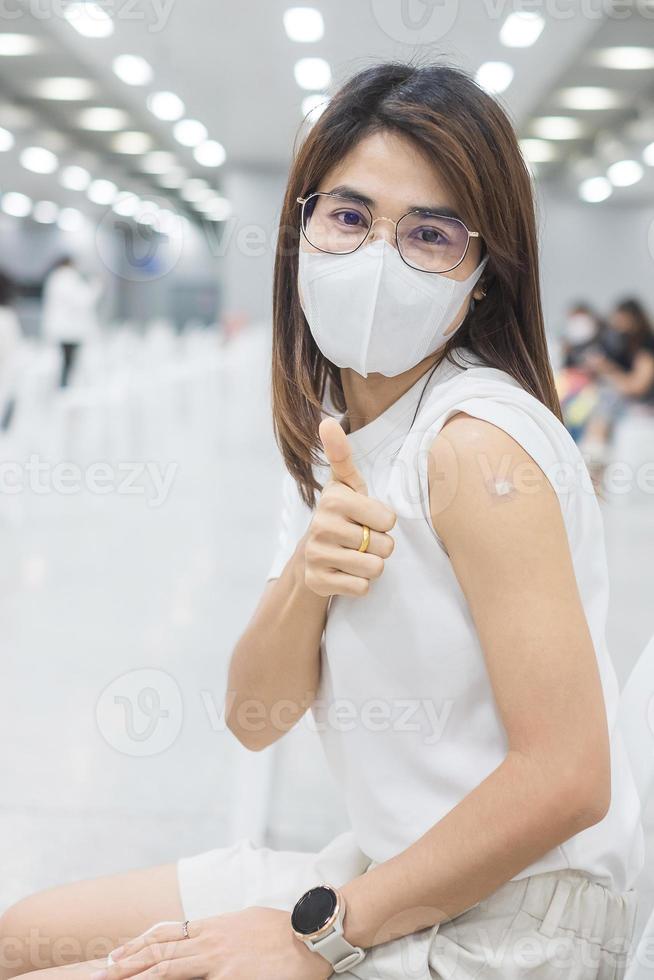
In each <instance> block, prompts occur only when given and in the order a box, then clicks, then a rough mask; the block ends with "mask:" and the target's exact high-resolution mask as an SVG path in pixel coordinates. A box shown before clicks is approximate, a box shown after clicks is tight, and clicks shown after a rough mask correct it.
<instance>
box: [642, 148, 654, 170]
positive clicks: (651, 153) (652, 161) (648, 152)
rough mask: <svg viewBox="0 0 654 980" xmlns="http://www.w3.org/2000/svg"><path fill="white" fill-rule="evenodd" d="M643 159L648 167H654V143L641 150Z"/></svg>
mask: <svg viewBox="0 0 654 980" xmlns="http://www.w3.org/2000/svg"><path fill="white" fill-rule="evenodd" d="M643 160H644V161H645V163H646V164H647V166H648V167H654V143H650V144H649V146H646V147H645V149H644V150H643Z"/></svg>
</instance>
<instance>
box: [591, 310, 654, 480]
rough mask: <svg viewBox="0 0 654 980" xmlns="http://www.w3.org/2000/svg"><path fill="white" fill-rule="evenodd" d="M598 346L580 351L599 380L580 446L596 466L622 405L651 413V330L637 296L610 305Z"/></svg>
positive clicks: (653, 396)
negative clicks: (594, 401)
mask: <svg viewBox="0 0 654 980" xmlns="http://www.w3.org/2000/svg"><path fill="white" fill-rule="evenodd" d="M599 341H600V346H601V350H599V351H598V350H591V351H590V352H588V353H587V354H586V355H585V357H584V362H585V365H586V367H587V369H588V370H589V371H591V372H592V374H593V375H594V376H595V377H596V378H597V380H598V385H599V398H598V403H597V406H596V408H595V410H594V411H593V415H592V417H591V419H590V421H589V423H588V427H587V430H586V433H585V436H584V443H583V450H584V453H585V454H586V455H587V458H588V462H589V465H591V466H597V467H598V468H599V470H601V468H602V466H603V464H604V463H606V462H607V460H608V458H609V452H608V445H609V442H610V439H611V437H612V435H613V430H614V428H615V425H616V424H617V422H619V421H620V419H621V418H623V417H624V415H625V413H626V412H627V411H634V410H636V411H638V412H639V413H642V412H645V413H648V414H653V415H654V333H653V332H652V327H651V324H650V321H649V317H648V316H647V313H646V312H645V310H644V309H643V306H642V304H641V303H639V302H638V300H636V299H626V300H623V301H622V302H621V303H618V305H617V306H616V307H615V309H614V310H613V312H612V313H611V315H610V317H609V322H608V325H607V327H606V328H605V329H604V330H603V331H602V332H601V334H600V337H599Z"/></svg>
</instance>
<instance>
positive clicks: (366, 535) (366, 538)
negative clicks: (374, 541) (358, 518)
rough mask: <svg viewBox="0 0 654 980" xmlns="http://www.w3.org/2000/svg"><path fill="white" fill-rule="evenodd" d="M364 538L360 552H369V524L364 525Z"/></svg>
mask: <svg viewBox="0 0 654 980" xmlns="http://www.w3.org/2000/svg"><path fill="white" fill-rule="evenodd" d="M362 526H363V537H362V538H361V544H360V545H359V549H358V550H359V551H367V550H368V545H369V544H370V528H369V527H368V525H367V524H363V525H362Z"/></svg>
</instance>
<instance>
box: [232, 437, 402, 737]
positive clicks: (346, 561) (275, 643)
mask: <svg viewBox="0 0 654 980" xmlns="http://www.w3.org/2000/svg"><path fill="white" fill-rule="evenodd" d="M320 436H321V439H322V442H323V446H324V449H325V454H326V456H327V459H328V461H329V463H330V465H331V478H330V479H329V480H328V481H327V483H326V484H325V486H324V488H323V492H322V494H321V496H320V499H319V501H318V504H317V507H316V511H315V513H314V516H313V518H312V520H311V523H310V525H309V527H308V529H307V531H306V532H305V534H304V535H303V537H302V538H301V539H300V541H299V542H298V545H297V547H296V549H295V552H294V554H293V556H292V557H291V559H290V560H289V561H288V562H287V564H286V566H285V568H284V571H283V572H282V574H281V575H280V577H279V579H276V580H274V581H272V582H271V583H269V584H268V585H267V586H266V588H265V590H264V593H263V596H262V598H261V601H260V603H259V605H258V607H257V609H256V610H255V613H254V615H253V617H252V620H251V621H250V624H249V625H248V628H247V629H246V631H245V633H244V634H243V635H242V637H241V638H240V640H239V641H238V644H237V645H236V648H235V650H234V653H233V654H232V659H231V663H230V668H229V677H228V686H227V704H226V720H227V724H228V726H229V728H230V730H231V731H232V732H233V733H234V735H236V737H237V738H238V739H239V740H240V741H241V742H242V743H243V745H245V746H247V747H248V748H250V749H263V748H265V747H266V746H267V745H270V744H271V742H274V741H275V740H276V739H278V738H280V736H281V735H283V734H284V733H285V732H287V731H288V730H289V729H290V728H292V727H293V725H295V724H296V722H297V721H298V720H299V719H300V718H301V717H302V715H303V714H304V713H305V711H306V710H307V708H308V707H309V706H310V705H311V703H312V701H313V700H314V699H315V695H316V690H317V687H318V683H319V680H320V639H321V636H322V632H323V629H324V626H325V619H326V617H327V607H328V605H329V599H330V597H331V596H333V595H349V596H361V595H365V594H366V592H367V591H368V588H369V586H370V581H371V580H372V579H375V578H378V577H379V576H380V575H381V574H382V572H383V569H384V562H385V560H386V559H387V558H389V557H390V555H391V553H392V551H393V546H394V545H393V539H392V538H391V536H390V535H389V534H388V531H390V530H391V528H392V527H393V525H394V523H395V514H393V512H392V511H391V510H390V509H389V508H388V507H387V506H386V505H385V504H383V503H382V502H381V501H379V500H375V499H374V498H373V497H369V496H368V492H367V487H366V484H365V480H364V479H363V477H362V476H361V474H360V473H359V471H358V470H357V468H356V466H355V465H354V463H353V460H352V453H351V449H350V444H349V442H348V441H347V438H346V435H345V433H344V431H343V429H342V428H341V426H340V425H339V423H338V422H336V421H335V420H334V419H329V418H328V419H324V420H323V421H322V422H321V424H320ZM363 524H366V525H367V526H368V527H369V528H370V541H369V546H368V550H367V552H366V553H365V554H364V553H362V552H359V551H358V548H359V545H360V543H361V540H362V525H363Z"/></svg>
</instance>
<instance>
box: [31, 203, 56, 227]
mask: <svg viewBox="0 0 654 980" xmlns="http://www.w3.org/2000/svg"><path fill="white" fill-rule="evenodd" d="M58 214H59V207H58V205H56V204H55V202H54V201H37V202H36V204H35V205H34V210H33V212H32V217H33V218H34V220H35V221H38V222H39V224H41V225H51V224H53V222H55V221H56V220H57V215H58Z"/></svg>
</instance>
